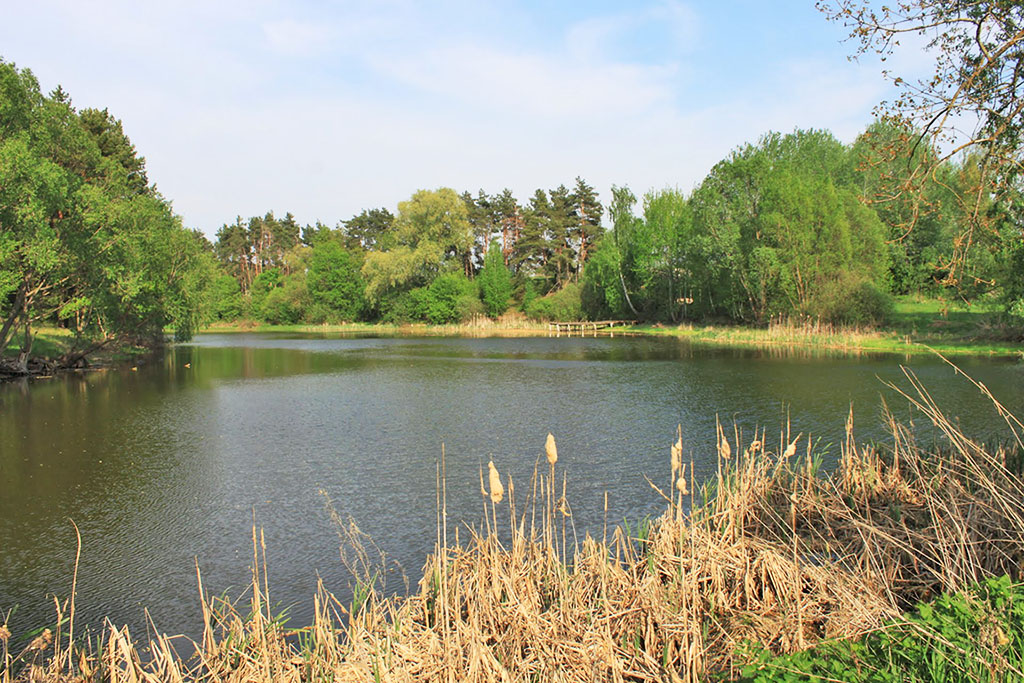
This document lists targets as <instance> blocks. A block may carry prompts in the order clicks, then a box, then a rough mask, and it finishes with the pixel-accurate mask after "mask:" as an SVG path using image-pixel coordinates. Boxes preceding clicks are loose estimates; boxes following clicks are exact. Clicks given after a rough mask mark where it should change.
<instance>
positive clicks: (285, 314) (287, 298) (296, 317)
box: [259, 274, 309, 325]
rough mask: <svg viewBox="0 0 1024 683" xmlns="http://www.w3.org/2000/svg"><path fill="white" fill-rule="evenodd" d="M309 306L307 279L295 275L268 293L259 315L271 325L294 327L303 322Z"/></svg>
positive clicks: (285, 279)
mask: <svg viewBox="0 0 1024 683" xmlns="http://www.w3.org/2000/svg"><path fill="white" fill-rule="evenodd" d="M308 304H309V293H308V292H307V291H306V279H305V277H304V276H303V275H301V274H293V275H289V276H288V277H286V278H284V279H283V280H282V281H281V283H280V286H277V287H274V288H273V289H271V290H270V291H268V292H267V293H266V295H265V296H264V297H263V301H262V303H261V305H260V308H259V315H260V318H262V319H263V320H264V321H266V322H268V323H270V324H271V325H293V324H295V323H297V322H300V321H301V320H302V317H303V315H304V313H305V311H306V309H307V307H308Z"/></svg>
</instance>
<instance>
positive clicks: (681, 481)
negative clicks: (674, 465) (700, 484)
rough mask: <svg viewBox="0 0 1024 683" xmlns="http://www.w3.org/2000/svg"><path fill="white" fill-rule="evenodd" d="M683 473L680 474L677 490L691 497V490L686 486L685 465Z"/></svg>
mask: <svg viewBox="0 0 1024 683" xmlns="http://www.w3.org/2000/svg"><path fill="white" fill-rule="evenodd" d="M682 470H683V471H682V472H680V473H679V479H677V480H676V488H677V489H679V493H681V494H683V495H684V496H685V495H689V493H690V489H689V487H688V486H687V485H686V465H683V467H682Z"/></svg>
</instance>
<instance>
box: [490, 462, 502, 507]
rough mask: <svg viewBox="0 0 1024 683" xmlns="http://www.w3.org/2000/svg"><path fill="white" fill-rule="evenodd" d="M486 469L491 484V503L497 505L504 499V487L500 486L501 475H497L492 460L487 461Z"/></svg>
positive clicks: (496, 469)
mask: <svg viewBox="0 0 1024 683" xmlns="http://www.w3.org/2000/svg"><path fill="white" fill-rule="evenodd" d="M487 469H488V471H489V477H490V484H491V502H492V503H495V504H497V503H500V502H501V499H502V498H504V497H505V487H504V486H502V485H501V475H500V474H498V468H497V467H495V466H494V461H493V460H489V461H487Z"/></svg>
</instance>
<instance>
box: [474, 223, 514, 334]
mask: <svg viewBox="0 0 1024 683" xmlns="http://www.w3.org/2000/svg"><path fill="white" fill-rule="evenodd" d="M477 285H478V286H479V287H480V297H481V298H482V299H483V302H484V310H485V311H486V312H487V315H489V316H491V317H492V318H496V317H498V316H499V315H501V314H502V313H504V312H505V311H506V310H508V306H509V299H510V298H511V297H512V274H511V273H510V272H509V271H508V268H507V267H506V266H505V259H504V256H503V255H502V249H501V245H500V244H499V243H498V242H497V240H495V241H494V242H491V248H490V249H489V250H488V251H487V256H486V258H484V267H483V268H482V269H481V270H480V275H479V276H478V277H477Z"/></svg>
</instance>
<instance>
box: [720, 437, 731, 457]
mask: <svg viewBox="0 0 1024 683" xmlns="http://www.w3.org/2000/svg"><path fill="white" fill-rule="evenodd" d="M718 454H719V455H720V456H722V458H723V459H725V460H728V459H729V456H731V455H732V447H731V446H730V445H729V440H728V439H726V438H725V437H724V436H723V437H721V439H720V440H719V441H718Z"/></svg>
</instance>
